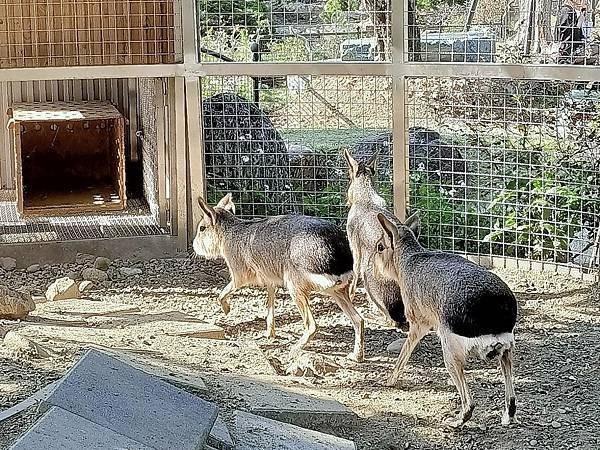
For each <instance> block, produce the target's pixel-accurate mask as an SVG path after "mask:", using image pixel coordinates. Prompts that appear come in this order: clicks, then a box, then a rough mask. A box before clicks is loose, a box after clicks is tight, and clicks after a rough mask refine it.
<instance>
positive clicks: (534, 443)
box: [529, 439, 538, 447]
mask: <svg viewBox="0 0 600 450" xmlns="http://www.w3.org/2000/svg"><path fill="white" fill-rule="evenodd" d="M529 445H531V446H532V447H535V446H536V445H538V441H536V440H535V439H532V440H530V441H529Z"/></svg>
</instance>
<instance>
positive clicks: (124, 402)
mask: <svg viewBox="0 0 600 450" xmlns="http://www.w3.org/2000/svg"><path fill="white" fill-rule="evenodd" d="M42 405H43V406H44V407H47V408H50V407H52V406H57V407H60V408H63V409H65V410H67V411H70V412H72V413H74V414H77V415H79V416H81V417H83V418H85V419H87V420H90V421H92V422H94V423H96V424H97V425H100V426H103V427H106V428H108V429H110V430H112V431H114V432H117V433H119V434H122V435H124V436H126V437H128V438H130V439H133V440H135V441H137V442H140V443H142V444H145V445H147V446H150V447H152V448H154V449H157V450H162V449H165V450H171V449H174V448H177V449H181V450H188V449H189V450H196V449H202V448H203V447H204V444H205V442H206V439H207V438H208V434H209V432H210V430H211V429H212V427H213V425H214V422H215V420H216V418H217V411H218V410H217V407H216V406H215V405H214V404H212V403H210V402H207V401H205V400H202V399H200V398H199V397H196V396H194V395H192V394H189V393H187V392H185V391H183V390H181V389H178V388H176V387H174V386H172V385H171V384H168V383H166V382H164V381H162V380H160V379H158V378H156V377H153V376H150V375H148V374H147V373H145V372H142V371H140V370H137V369H135V368H133V367H131V366H130V365H128V364H126V363H124V362H123V361H120V360H118V359H116V358H114V357H111V356H109V355H107V354H104V353H102V352H99V351H97V350H94V349H92V350H89V351H88V352H87V353H86V354H85V355H84V356H83V357H82V358H81V359H80V360H79V361H78V362H77V364H75V366H74V367H73V368H72V369H71V370H69V372H67V374H66V375H65V377H64V378H63V379H62V381H61V382H60V383H59V384H58V385H57V386H56V388H55V389H54V390H53V392H52V393H51V394H50V396H49V397H48V398H47V399H46V400H45V401H44V402H43V403H42Z"/></svg>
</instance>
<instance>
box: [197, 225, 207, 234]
mask: <svg viewBox="0 0 600 450" xmlns="http://www.w3.org/2000/svg"><path fill="white" fill-rule="evenodd" d="M204 230H206V227H205V226H204V225H200V226H199V227H198V231H200V233H202V232H203V231H204Z"/></svg>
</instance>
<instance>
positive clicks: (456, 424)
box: [444, 417, 465, 430]
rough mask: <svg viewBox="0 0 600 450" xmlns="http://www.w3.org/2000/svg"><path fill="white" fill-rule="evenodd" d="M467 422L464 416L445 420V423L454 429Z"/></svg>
mask: <svg viewBox="0 0 600 450" xmlns="http://www.w3.org/2000/svg"><path fill="white" fill-rule="evenodd" d="M464 424H465V422H464V420H463V419H462V417H449V418H447V419H446V420H444V425H445V426H446V427H448V428H452V429H453V430H459V429H460V428H462V426H463V425H464Z"/></svg>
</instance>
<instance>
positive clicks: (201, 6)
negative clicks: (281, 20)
mask: <svg viewBox="0 0 600 450" xmlns="http://www.w3.org/2000/svg"><path fill="white" fill-rule="evenodd" d="M197 11H198V23H199V24H201V27H200V28H201V30H207V29H208V30H210V29H211V28H213V29H221V30H227V32H229V33H230V34H234V33H235V32H236V31H239V30H240V29H244V30H246V31H247V32H248V33H249V34H252V35H254V34H257V33H264V32H266V31H267V30H268V28H269V26H270V24H269V20H268V19H269V13H270V7H269V2H266V1H263V0H227V1H222V0H197Z"/></svg>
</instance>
